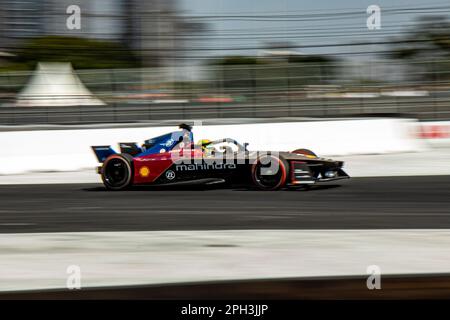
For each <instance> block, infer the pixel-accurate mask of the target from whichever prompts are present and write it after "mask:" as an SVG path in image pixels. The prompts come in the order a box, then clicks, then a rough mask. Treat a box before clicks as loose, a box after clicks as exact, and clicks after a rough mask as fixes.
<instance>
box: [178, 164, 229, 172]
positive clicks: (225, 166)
mask: <svg viewBox="0 0 450 320" xmlns="http://www.w3.org/2000/svg"><path fill="white" fill-rule="evenodd" d="M227 169H231V170H233V169H236V164H234V163H210V164H207V163H205V164H178V165H176V166H175V170H176V171H194V170H227Z"/></svg>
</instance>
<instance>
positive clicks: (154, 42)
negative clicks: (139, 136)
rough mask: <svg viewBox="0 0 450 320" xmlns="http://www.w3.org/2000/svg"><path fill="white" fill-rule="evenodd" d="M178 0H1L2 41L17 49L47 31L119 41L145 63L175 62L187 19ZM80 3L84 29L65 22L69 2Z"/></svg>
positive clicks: (3, 44) (47, 32) (0, 24)
mask: <svg viewBox="0 0 450 320" xmlns="http://www.w3.org/2000/svg"><path fill="white" fill-rule="evenodd" d="M177 2H178V0H146V1H139V0H28V1H25V0H0V43H2V47H4V48H6V49H9V50H12V49H14V48H15V47H18V46H20V45H21V44H22V43H23V42H24V41H25V40H26V39H29V38H32V37H35V36H43V35H62V36H77V37H85V38H90V39H97V40H108V41H117V42H120V43H123V44H124V45H126V46H128V47H129V48H130V49H132V50H134V51H135V52H136V53H137V55H138V56H140V57H141V60H142V64H143V65H144V66H165V65H172V64H174V63H175V61H174V60H175V59H176V57H177V56H179V55H180V54H181V52H182V51H183V50H181V48H182V47H183V46H184V43H183V41H182V40H181V39H180V37H178V35H179V34H180V33H182V32H184V31H186V30H185V29H186V28H185V26H187V25H188V24H186V23H184V22H183V21H182V17H181V16H180V15H179V14H178V9H177V8H178V5H177ZM70 5H77V6H79V7H80V9H81V29H79V30H77V29H74V30H70V29H68V28H67V26H66V22H67V18H68V17H69V14H67V13H66V10H67V7H69V6H70Z"/></svg>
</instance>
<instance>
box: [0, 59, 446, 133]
mask: <svg viewBox="0 0 450 320" xmlns="http://www.w3.org/2000/svg"><path fill="white" fill-rule="evenodd" d="M449 66H450V62H449V61H446V60H438V59H435V60H432V61H408V62H398V61H372V62H371V63H370V64H367V63H361V64H359V65H358V64H355V63H354V62H352V63H344V62H339V63H333V64H319V63H316V64H314V63H308V64H299V63H286V62H282V61H281V62H280V61H274V62H273V63H267V64H261V65H233V66H199V67H186V66H184V67H171V68H158V69H133V70H130V69H126V70H79V71H77V75H78V76H79V78H80V79H81V80H82V82H83V83H84V84H85V85H86V86H87V87H88V88H89V89H90V90H91V91H92V92H93V93H94V94H95V95H96V96H97V97H99V98H101V99H102V100H103V101H104V102H105V103H106V105H105V106H66V107H53V106H45V107H17V106H14V103H15V101H16V98H17V94H18V92H20V90H21V89H22V88H23V87H24V86H25V85H26V83H27V81H28V80H29V78H30V76H31V74H32V73H31V72H14V73H12V72H9V73H8V72H7V73H0V103H1V107H0V124H1V125H17V124H80V123H116V122H133V121H147V120H158V119H161V120H168V119H177V120H178V119H180V120H182V119H193V118H224V117H230V118H231V117H240V118H260V117H293V116H300V117H342V116H345V117H348V116H369V115H387V114H388V115H406V116H410V117H416V118H419V119H426V120H434V119H436V120H437V119H450V67H449ZM71 98H73V97H71Z"/></svg>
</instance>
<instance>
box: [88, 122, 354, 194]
mask: <svg viewBox="0 0 450 320" xmlns="http://www.w3.org/2000/svg"><path fill="white" fill-rule="evenodd" d="M193 141H194V139H193V133H192V128H191V127H190V126H189V125H186V124H182V125H180V130H179V131H174V132H170V133H167V134H165V135H162V136H159V137H155V138H152V139H148V140H146V141H145V142H144V144H143V145H141V146H138V145H137V144H136V143H134V142H133V143H119V146H120V153H117V152H116V151H114V150H113V149H112V148H111V146H93V147H92V149H93V150H94V152H95V154H96V156H97V159H98V161H99V162H100V163H101V164H102V165H101V166H99V167H98V168H97V172H98V173H99V174H100V175H101V177H102V180H103V183H104V185H105V186H106V188H107V189H110V190H122V189H126V188H129V187H131V186H134V185H168V184H170V185H173V184H192V183H197V184H198V183H201V184H216V183H227V184H239V185H242V184H244V185H248V186H256V187H258V188H259V189H263V190H276V189H280V188H284V187H292V186H301V185H311V184H315V183H317V182H325V181H332V180H338V179H347V178H349V176H348V175H347V174H346V173H345V172H344V170H342V166H343V162H342V161H334V160H331V159H324V158H320V157H318V156H317V155H315V154H314V153H313V152H312V151H310V150H307V149H298V150H295V151H292V152H281V151H248V150H247V144H244V145H241V144H240V143H238V142H237V141H235V140H233V139H229V138H226V139H220V140H216V141H209V140H202V141H201V142H199V143H197V144H195V143H194V142H193Z"/></svg>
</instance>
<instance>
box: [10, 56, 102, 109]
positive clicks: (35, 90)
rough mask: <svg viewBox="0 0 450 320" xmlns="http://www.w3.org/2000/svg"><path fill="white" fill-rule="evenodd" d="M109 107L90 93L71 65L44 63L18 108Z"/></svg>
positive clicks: (36, 71) (26, 88)
mask: <svg viewBox="0 0 450 320" xmlns="http://www.w3.org/2000/svg"><path fill="white" fill-rule="evenodd" d="M81 105H83V106H85V105H89V106H94V105H97V106H98V105H105V103H104V102H103V101H101V100H100V99H98V98H95V97H94V96H93V95H92V93H91V92H90V91H89V89H87V88H86V87H85V86H84V84H83V83H82V82H81V80H80V79H79V78H78V76H77V75H76V74H75V72H74V71H73V69H72V65H71V64H70V63H60V62H40V63H38V67H37V69H36V70H35V71H34V74H33V75H32V77H31V79H30V81H29V82H28V84H27V85H26V87H25V88H24V89H23V90H22V91H21V92H20V93H19V94H18V96H17V102H16V106H18V107H39V106H55V107H59V106H81Z"/></svg>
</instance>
